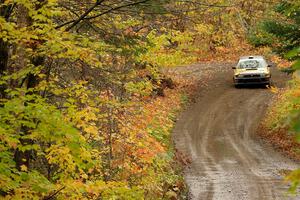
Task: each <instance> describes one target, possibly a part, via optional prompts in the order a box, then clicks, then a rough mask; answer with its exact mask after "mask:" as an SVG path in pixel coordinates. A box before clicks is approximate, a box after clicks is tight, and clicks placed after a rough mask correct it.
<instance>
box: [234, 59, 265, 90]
mask: <svg viewBox="0 0 300 200" xmlns="http://www.w3.org/2000/svg"><path fill="white" fill-rule="evenodd" d="M270 67H271V65H268V63H267V61H266V60H265V59H264V57H263V56H244V57H241V58H240V60H239V62H238V64H237V66H236V67H232V69H234V76H233V82H234V85H235V86H236V87H238V86H240V85H250V84H263V85H270V83H271V71H270Z"/></svg>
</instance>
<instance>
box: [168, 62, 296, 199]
mask: <svg viewBox="0 0 300 200" xmlns="http://www.w3.org/2000/svg"><path fill="white" fill-rule="evenodd" d="M232 65H233V64H231V63H227V64H218V63H215V64H211V65H205V64H195V65H193V66H190V67H188V68H187V69H184V68H182V69H179V72H178V73H180V70H183V71H184V70H188V72H186V76H187V77H188V76H198V78H199V79H202V78H204V79H209V81H208V84H207V85H206V86H204V87H202V88H200V89H199V93H198V98H197V100H196V102H195V103H194V104H193V105H191V106H190V108H188V109H187V110H186V111H185V112H184V113H183V114H182V115H181V117H180V118H179V120H178V122H177V124H176V126H175V129H174V133H173V138H174V141H175V145H176V148H177V149H178V150H179V151H181V152H182V153H184V154H186V155H188V156H189V157H190V158H191V165H190V166H188V167H187V168H186V170H185V180H186V182H187V184H188V187H189V190H190V198H191V199H195V200H198V199H199V200H202V199H203V200H244V199H245V200H253V199H254V200H271V199H272V200H273V199H275V200H276V199H280V200H281V199H300V197H299V196H298V197H295V196H294V197H291V196H288V195H287V188H288V187H287V185H286V184H284V183H283V180H282V179H283V177H282V174H281V171H283V170H293V169H295V168H297V167H299V165H298V164H296V163H295V162H293V161H291V160H289V159H287V158H285V157H284V156H283V155H281V154H280V153H278V152H276V151H275V150H274V149H273V148H272V147H271V146H270V145H268V144H265V143H264V142H262V141H261V140H260V139H259V138H258V137H257V136H256V131H257V127H258V124H259V122H260V120H261V119H262V118H263V116H264V113H265V111H266V108H267V107H268V105H269V104H270V102H271V98H272V95H273V94H272V93H271V92H270V91H269V90H268V89H265V88H263V87H262V88H258V87H251V88H241V89H236V88H234V87H233V85H232V70H231V66H232ZM272 71H273V81H274V84H275V85H276V86H277V87H283V86H284V84H285V82H286V80H287V79H288V78H287V75H285V74H283V73H280V72H279V71H277V70H276V69H272Z"/></svg>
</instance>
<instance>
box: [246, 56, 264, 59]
mask: <svg viewBox="0 0 300 200" xmlns="http://www.w3.org/2000/svg"><path fill="white" fill-rule="evenodd" d="M252 59H253V60H264V57H263V56H242V57H240V60H252Z"/></svg>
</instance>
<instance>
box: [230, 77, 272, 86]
mask: <svg viewBox="0 0 300 200" xmlns="http://www.w3.org/2000/svg"><path fill="white" fill-rule="evenodd" d="M233 80H234V84H235V85H255V84H269V83H270V78H267V77H265V78H263V77H255V78H254V77H251V78H248V77H247V78H237V77H235V78H233Z"/></svg>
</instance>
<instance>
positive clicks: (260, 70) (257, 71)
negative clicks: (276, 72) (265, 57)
mask: <svg viewBox="0 0 300 200" xmlns="http://www.w3.org/2000/svg"><path fill="white" fill-rule="evenodd" d="M262 73H266V74H267V73H270V69H269V68H257V69H236V70H235V74H262Z"/></svg>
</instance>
